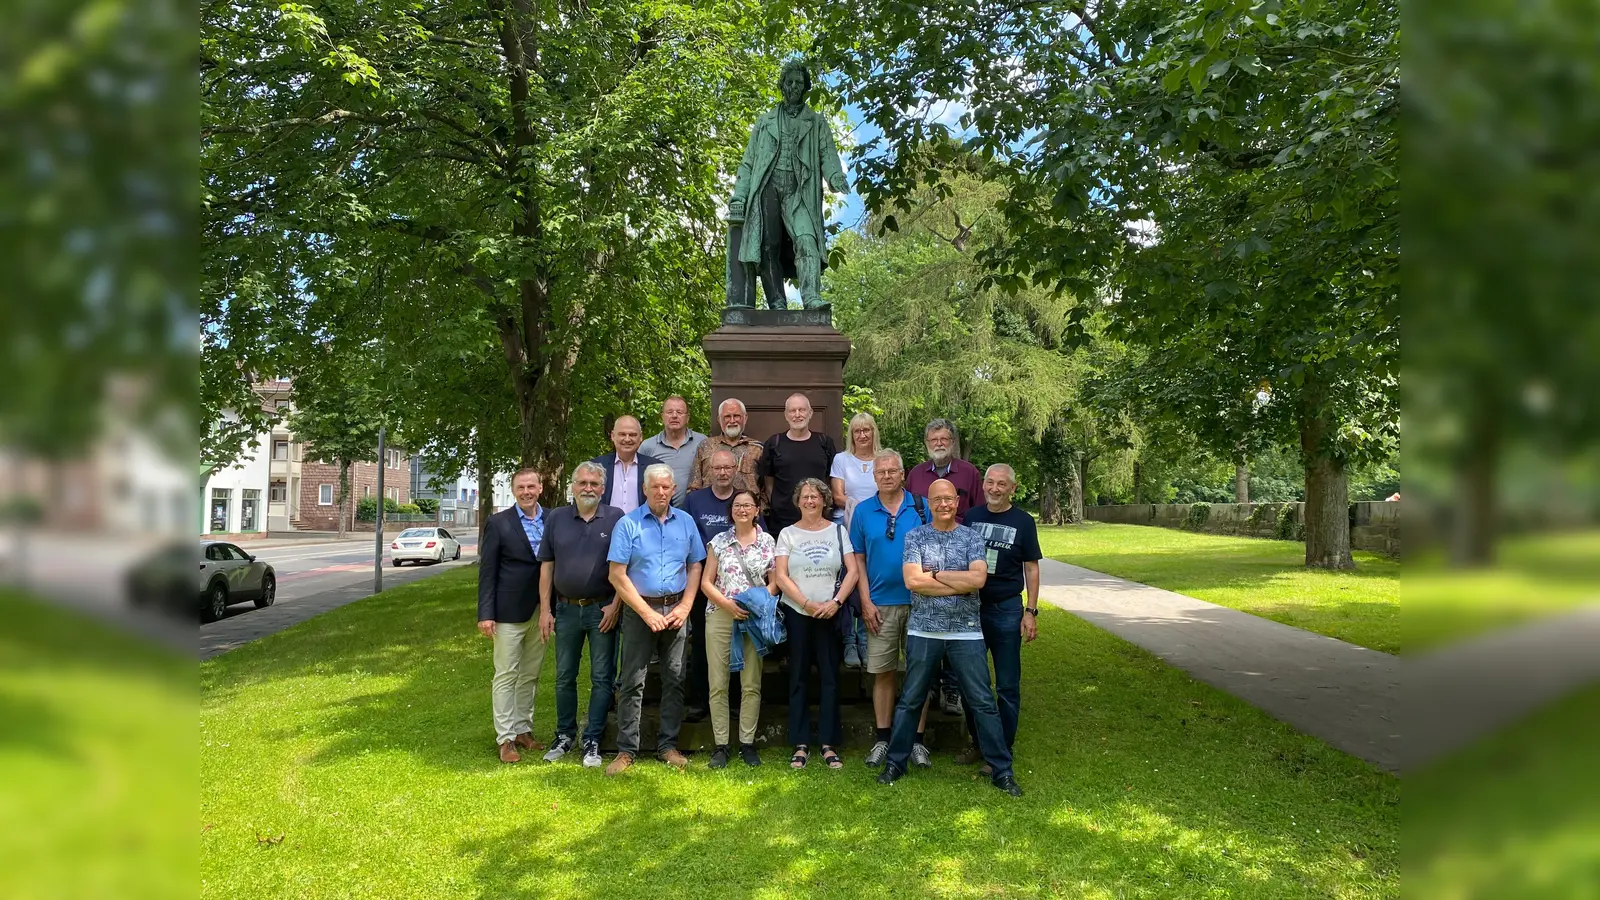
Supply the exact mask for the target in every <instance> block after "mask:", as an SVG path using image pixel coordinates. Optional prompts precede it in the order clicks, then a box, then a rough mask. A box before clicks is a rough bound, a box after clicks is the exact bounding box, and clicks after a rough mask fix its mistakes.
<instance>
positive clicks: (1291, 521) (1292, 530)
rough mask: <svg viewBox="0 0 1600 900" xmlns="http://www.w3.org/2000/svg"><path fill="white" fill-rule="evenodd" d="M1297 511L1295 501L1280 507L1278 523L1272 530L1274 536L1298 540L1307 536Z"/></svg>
mask: <svg viewBox="0 0 1600 900" xmlns="http://www.w3.org/2000/svg"><path fill="white" fill-rule="evenodd" d="M1296 512H1297V509H1296V507H1295V505H1294V504H1293V503H1285V504H1284V505H1283V506H1282V507H1281V508H1279V509H1278V524H1277V526H1276V527H1275V528H1274V529H1273V530H1272V536H1273V537H1275V538H1277V539H1278V540H1280V541H1298V540H1302V539H1303V538H1304V537H1305V528H1304V527H1303V526H1302V525H1301V524H1300V517H1299V516H1297V515H1296V514H1295V513H1296Z"/></svg>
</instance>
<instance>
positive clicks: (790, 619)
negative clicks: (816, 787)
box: [746, 603, 844, 746]
mask: <svg viewBox="0 0 1600 900" xmlns="http://www.w3.org/2000/svg"><path fill="white" fill-rule="evenodd" d="M783 624H784V625H785V626H786V627H787V628H788V629H789V640H788V644H789V743H791V744H809V743H811V705H810V703H809V702H808V701H809V697H807V693H808V691H807V688H808V687H809V685H810V681H811V665H812V663H816V666H817V681H818V682H819V684H818V687H819V688H820V691H819V693H820V694H821V696H820V697H818V698H817V738H818V739H819V740H821V741H822V743H824V744H828V745H830V746H833V745H837V744H838V743H839V740H840V727H839V661H840V658H841V657H842V656H843V655H844V644H843V643H842V642H841V641H840V640H839V626H838V625H835V624H834V621H833V620H832V619H814V618H812V617H811V616H808V615H804V614H803V613H799V612H796V611H795V610H794V608H793V607H791V606H790V605H789V604H787V603H785V604H783ZM748 664H749V663H748V662H747V663H746V665H748Z"/></svg>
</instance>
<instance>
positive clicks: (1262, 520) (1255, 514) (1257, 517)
mask: <svg viewBox="0 0 1600 900" xmlns="http://www.w3.org/2000/svg"><path fill="white" fill-rule="evenodd" d="M1271 509H1272V504H1270V503H1257V504H1255V505H1254V506H1251V507H1250V520H1249V525H1250V533H1251V534H1257V533H1259V532H1260V531H1261V526H1262V525H1265V524H1266V522H1267V512H1268V511H1269V510H1271Z"/></svg>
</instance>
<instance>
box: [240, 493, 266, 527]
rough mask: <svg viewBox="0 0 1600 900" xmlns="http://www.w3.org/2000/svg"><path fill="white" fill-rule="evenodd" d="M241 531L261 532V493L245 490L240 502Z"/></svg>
mask: <svg viewBox="0 0 1600 900" xmlns="http://www.w3.org/2000/svg"><path fill="white" fill-rule="evenodd" d="M239 530H240V531H260V530H261V491H259V490H257V489H255V488H245V489H244V490H243V492H242V493H241V496H240V500H239Z"/></svg>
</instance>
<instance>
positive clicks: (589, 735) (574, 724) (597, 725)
mask: <svg viewBox="0 0 1600 900" xmlns="http://www.w3.org/2000/svg"><path fill="white" fill-rule="evenodd" d="M611 602H613V603H621V602H622V601H621V600H613V601H611ZM554 603H555V609H554V610H552V613H553V614H554V615H555V618H556V635H555V643H556V734H564V735H566V736H568V737H572V738H576V737H577V736H578V666H579V665H580V664H581V663H582V662H583V642H584V639H585V638H587V639H588V641H589V721H588V723H587V725H585V727H584V729H583V739H584V740H585V741H599V740H600V736H601V735H602V734H604V733H605V730H606V714H607V713H609V712H611V691H612V689H613V688H614V687H615V686H616V682H617V632H618V631H619V630H620V629H621V625H622V620H621V617H618V619H617V626H618V627H616V628H613V629H611V631H610V632H604V631H601V630H600V620H601V619H602V618H603V617H604V616H605V606H604V605H603V604H599V603H594V604H591V605H589V606H578V605H576V604H573V603H568V602H567V601H565V600H556V601H554Z"/></svg>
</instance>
